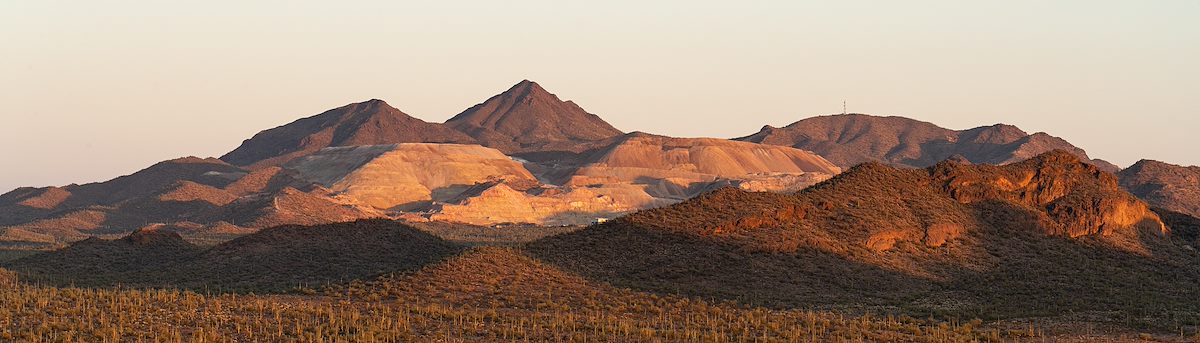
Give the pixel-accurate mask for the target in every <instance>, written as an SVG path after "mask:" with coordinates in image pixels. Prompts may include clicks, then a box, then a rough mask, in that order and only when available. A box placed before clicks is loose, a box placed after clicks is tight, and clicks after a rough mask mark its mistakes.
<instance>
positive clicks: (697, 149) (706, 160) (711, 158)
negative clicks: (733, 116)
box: [566, 133, 841, 199]
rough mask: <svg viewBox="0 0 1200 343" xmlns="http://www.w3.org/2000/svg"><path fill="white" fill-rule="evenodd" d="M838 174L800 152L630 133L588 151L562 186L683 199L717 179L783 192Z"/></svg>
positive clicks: (838, 169)
mask: <svg viewBox="0 0 1200 343" xmlns="http://www.w3.org/2000/svg"><path fill="white" fill-rule="evenodd" d="M839 172H841V169H840V168H838V167H837V166H834V165H833V164H832V163H829V161H826V160H825V159H824V158H821V157H820V156H817V155H815V154H812V153H810V152H807V151H803V150H799V149H793V148H787V147H779V146H772V145H764V144H753V143H746V142H736V141H729V140H723V139H711V138H670V137H664V136H655V135H649V134H644V133H631V134H628V135H625V136H623V137H622V138H621V139H618V140H616V142H614V143H612V144H611V145H609V146H607V147H605V148H602V149H598V150H595V151H592V152H589V153H588V154H587V158H586V159H585V160H584V161H583V162H582V165H581V166H580V167H579V168H577V169H576V170H575V171H574V173H572V174H571V176H570V177H569V179H568V180H567V181H566V184H567V185H572V186H582V185H593V184H596V185H602V184H612V183H634V184H642V185H647V186H648V188H647V189H648V192H650V194H651V195H654V196H656V197H661V198H671V199H686V198H688V197H691V196H693V195H695V194H696V193H698V191H700V190H703V189H705V188H706V187H707V186H708V185H709V184H710V183H712V182H717V181H721V180H734V181H740V180H746V181H747V182H754V181H757V182H756V183H754V184H747V185H746V187H747V188H756V190H771V191H782V190H792V189H797V188H803V187H806V186H809V185H811V184H813V183H816V182H818V181H822V180H824V179H826V178H828V177H830V176H833V175H834V174H837V173H839ZM769 174H774V177H773V178H772V181H764V178H768V176H769ZM785 175H790V176H792V177H790V178H788V177H786V176H785ZM788 181H793V182H788ZM797 183H798V184H797ZM776 187H778V188H776Z"/></svg>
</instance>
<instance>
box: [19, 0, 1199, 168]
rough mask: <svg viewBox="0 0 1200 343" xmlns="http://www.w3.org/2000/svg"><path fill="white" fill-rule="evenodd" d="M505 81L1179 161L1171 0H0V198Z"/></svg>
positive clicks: (593, 104) (725, 123) (706, 119)
mask: <svg viewBox="0 0 1200 343" xmlns="http://www.w3.org/2000/svg"><path fill="white" fill-rule="evenodd" d="M601 3H602V4H601ZM521 79H531V80H535V81H537V82H539V83H541V84H542V85H543V86H545V87H546V88H547V89H549V90H550V91H551V92H554V93H556V94H558V95H559V96H560V97H562V98H564V99H570V100H574V101H575V102H577V103H578V104H580V105H581V106H583V107H584V108H585V109H587V110H588V111H590V112H592V113H596V114H598V115H600V116H602V117H603V118H604V119H606V120H608V121H609V122H611V123H612V124H613V125H614V126H616V127H617V128H619V129H622V130H625V131H633V130H639V131H647V132H653V133H660V134H667V135H673V136H712V137H734V136H742V135H747V134H750V133H753V132H756V131H758V129H759V128H760V127H761V126H762V125H764V124H771V125H775V126H782V125H786V124H788V123H791V122H794V121H796V120H799V119H802V118H806V117H810V116H813V115H819V114H829V113H840V112H841V103H842V100H846V101H848V102H849V107H850V111H851V112H861V113H871V114H880V115H902V116H908V117H912V118H916V119H920V120H925V121H930V122H933V123H936V124H939V125H941V126H945V127H949V128H955V129H965V128H970V127H975V126H980V125H989V124H994V123H998V122H1004V123H1009V124H1014V125H1017V126H1020V127H1021V128H1023V129H1025V130H1026V131H1029V132H1036V131H1045V132H1048V133H1050V134H1052V135H1056V136H1060V137H1063V138H1065V139H1067V140H1068V141H1070V142H1072V143H1074V144H1076V145H1078V146H1080V147H1082V148H1084V149H1086V150H1087V151H1088V153H1090V155H1092V157H1097V158H1103V159H1107V160H1109V161H1112V162H1114V163H1117V164H1118V165H1122V166H1126V165H1128V164H1131V163H1133V162H1134V161H1136V160H1138V159H1140V158H1152V159H1158V160H1165V161H1168V162H1172V163H1177V164H1192V165H1195V164H1200V151H1197V146H1198V144H1197V139H1196V138H1194V135H1193V133H1194V132H1196V131H1197V130H1198V129H1200V1H1195V0H1185V1H1168V0H1148V1H1135V0H1129V1H1099V0H1091V1H957V0H956V1H797V0H791V1H787V0H784V1H759V2H747V3H738V2H733V1H720V2H713V1H677V2H650V1H537V2H526V1H480V2H454V1H359V2H356V1H323V2H320V3H314V2H307V1H213V0H206V1H104V0H88V1H53V0H0V105H2V107H0V160H2V161H4V163H3V167H2V168H0V192H3V191H7V190H8V189H11V188H14V187H17V186H22V185H31V186H45V185H61V184H67V183H72V182H78V183H83V182H91V181H100V180H105V179H109V178H112V177H115V176H118V175H122V174H128V173H131V172H134V171H137V170H139V169H141V168H144V167H146V166H148V165H150V164H152V163H154V162H156V161H161V160H165V159H170V158H174V157H180V156H187V155H196V156H220V155H221V154H223V153H225V152H227V151H229V150H231V149H233V148H234V147H236V146H237V145H238V144H239V143H240V142H241V141H242V140H243V139H246V138H249V137H250V136H251V135H253V134H254V133H255V132H257V131H260V130H263V129H267V128H271V127H275V126H278V125H282V124H285V123H287V122H290V121H292V120H295V119H298V118H300V117H305V116H310V115H313V114H317V113H320V112H322V111H324V110H326V109H329V108H334V107H338V106H341V105H344V104H347V103H351V102H358V101H363V100H367V99H371V98H380V99H384V100H386V101H388V102H389V103H390V104H392V105H393V106H396V107H398V108H400V109H401V110H403V111H405V112H406V113H409V114H411V115H414V116H416V117H418V118H421V119H425V120H427V121H434V122H440V121H444V120H445V119H447V118H449V117H451V116H453V115H454V114H457V113H458V112H460V111H462V110H463V109H465V108H467V107H469V106H471V105H474V104H476V103H478V102H480V101H482V100H484V99H486V98H487V97H489V96H491V95H494V94H496V93H499V92H500V91H503V90H504V89H506V88H507V87H509V86H510V85H512V84H514V83H516V82H518V81H520V80H521Z"/></svg>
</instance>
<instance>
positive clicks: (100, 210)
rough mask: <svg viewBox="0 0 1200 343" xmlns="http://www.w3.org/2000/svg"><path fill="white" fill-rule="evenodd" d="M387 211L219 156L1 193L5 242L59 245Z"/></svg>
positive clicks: (284, 172) (0, 233)
mask: <svg viewBox="0 0 1200 343" xmlns="http://www.w3.org/2000/svg"><path fill="white" fill-rule="evenodd" d="M378 216H382V214H380V213H378V212H376V211H374V210H373V209H371V208H370V207H366V206H360V205H358V204H357V203H354V202H347V201H344V200H342V199H339V198H337V197H335V196H334V195H333V194H332V193H331V192H329V191H328V190H326V189H323V188H321V187H319V186H317V185H314V184H313V183H311V182H307V181H302V180H300V179H299V178H296V177H295V172H293V171H288V170H283V169H280V168H275V167H269V168H263V169H260V170H256V171H247V170H243V169H241V168H238V167H234V166H231V165H229V164H226V163H225V162H222V161H221V160H218V159H215V158H208V159H201V158H195V157H188V158H181V159H174V160H169V161H164V162H160V163H157V164H155V165H153V166H150V167H149V168H146V169H144V170H141V171H138V172H136V173H133V174H130V175H127V176H121V177H118V178H115V179H112V180H109V181H104V182H97V183H90V184H85V185H68V186H63V187H46V188H21V189H17V190H14V191H12V192H9V193H7V194H4V195H0V219H2V220H0V241H6V242H22V244H35V245H46V246H54V245H61V244H64V243H69V242H74V241H78V240H83V239H86V238H88V237H95V236H101V237H109V236H114V235H116V236H123V235H125V234H128V233H129V232H132V231H134V230H136V229H138V228H141V227H146V226H148V225H150V224H154V223H160V224H181V225H183V226H189V227H194V226H196V225H198V226H200V227H206V226H211V225H217V224H221V225H229V223H233V224H237V225H241V226H242V227H241V228H237V229H233V228H223V229H220V230H219V231H225V232H246V231H247V230H253V229H258V228H264V227H268V226H275V225H283V224H323V223H331V222H339V221H348V220H355V219H360V218H371V217H378Z"/></svg>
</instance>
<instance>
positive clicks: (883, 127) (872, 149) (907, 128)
mask: <svg viewBox="0 0 1200 343" xmlns="http://www.w3.org/2000/svg"><path fill="white" fill-rule="evenodd" d="M737 140H742V141H748V142H757V143H764V144H775V145H785V146H792V147H797V148H800V149H804V150H810V151H813V152H816V153H817V154H819V155H821V156H824V157H825V158H827V159H829V160H830V161H832V162H833V163H835V164H837V165H839V166H842V167H850V166H854V165H856V164H859V163H863V162H868V161H879V162H885V163H889V164H895V165H901V166H909V167H918V168H923V167H928V166H931V165H933V164H935V163H938V162H940V161H942V160H945V159H949V158H950V157H953V156H956V155H957V156H958V157H961V158H963V159H966V160H968V161H970V162H972V163H986V164H1007V163H1013V162H1018V161H1023V160H1026V159H1029V158H1032V157H1033V156H1036V155H1038V154H1041V153H1043V152H1046V151H1051V150H1055V149H1061V150H1065V151H1068V152H1070V153H1071V154H1073V155H1075V156H1078V157H1079V158H1081V159H1083V160H1089V157H1088V156H1087V153H1086V152H1084V151H1083V149H1080V148H1077V147H1075V146H1073V145H1071V144H1070V143H1068V142H1067V141H1065V140H1062V139H1061V138H1058V137H1054V136H1050V135H1048V134H1045V133H1041V132H1039V133H1034V134H1028V133H1026V132H1024V131H1022V130H1021V129H1018V128H1017V127H1015V126H1011V125H1004V124H997V125H992V126H984V127H978V128H974V129H970V130H964V131H955V130H950V129H945V128H942V127H938V126H937V125H934V124H931V123H927V122H922V121H917V120H913V119H909V118H904V117H877V116H871V115H864V114H846V115H831V116H820V117H812V118H808V119H804V120H801V121H798V122H795V123H792V124H790V125H788V126H785V127H782V128H776V127H771V126H765V127H763V129H762V130H761V131H759V132H758V133H755V134H753V135H750V136H746V137H742V138H737ZM1090 163H1092V164H1095V165H1096V166H1098V167H1100V168H1101V169H1102V170H1104V171H1108V172H1116V171H1117V170H1118V169H1119V168H1117V167H1116V166H1115V165H1112V164H1111V163H1108V162H1105V161H1102V160H1090Z"/></svg>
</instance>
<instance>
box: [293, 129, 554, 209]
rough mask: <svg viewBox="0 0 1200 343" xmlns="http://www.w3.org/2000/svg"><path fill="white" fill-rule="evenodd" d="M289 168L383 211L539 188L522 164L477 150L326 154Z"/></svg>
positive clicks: (383, 148) (392, 148)
mask: <svg viewBox="0 0 1200 343" xmlns="http://www.w3.org/2000/svg"><path fill="white" fill-rule="evenodd" d="M287 168H288V169H291V170H295V171H296V172H297V174H298V177H300V178H302V179H304V180H308V181H312V182H315V183H317V184H320V185H322V186H324V187H327V188H329V189H330V190H332V191H334V192H337V193H339V194H343V195H346V196H349V197H353V198H356V199H358V200H359V201H360V202H362V203H364V204H367V205H371V206H374V207H376V208H380V209H392V208H397V207H408V208H411V207H414V206H417V204H418V203H428V202H430V201H446V200H447V199H449V198H452V197H454V196H456V195H458V194H460V193H462V192H463V191H465V190H466V189H467V188H470V187H472V186H474V185H475V184H476V183H480V182H485V181H492V180H509V181H526V182H535V183H536V182H537V181H536V180H535V179H534V177H533V175H531V174H530V173H529V171H527V170H525V167H524V166H522V165H521V163H519V162H517V161H514V160H513V159H512V158H510V157H508V156H505V155H504V154H503V153H501V152H500V151H497V150H495V149H491V148H485V147H482V146H478V145H460V144H424V143H405V144H394V145H374V146H355V147H338V148H326V149H322V150H321V151H318V152H316V153H314V154H312V155H309V156H305V157H303V158H300V159H298V160H296V161H294V162H293V163H289V164H288V165H287Z"/></svg>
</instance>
